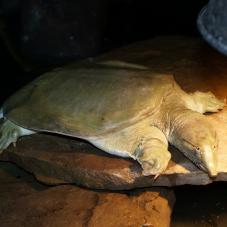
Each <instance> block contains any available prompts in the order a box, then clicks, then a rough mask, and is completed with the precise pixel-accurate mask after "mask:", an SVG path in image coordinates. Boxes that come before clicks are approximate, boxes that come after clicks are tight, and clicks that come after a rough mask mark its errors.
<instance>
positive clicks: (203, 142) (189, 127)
mask: <svg viewBox="0 0 227 227" xmlns="http://www.w3.org/2000/svg"><path fill="white" fill-rule="evenodd" d="M188 123H189V124H188ZM188 123H186V124H182V125H181V127H179V128H176V130H175V133H174V134H173V135H174V136H173V138H172V140H173V145H175V146H176V147H177V148H178V149H180V150H181V151H182V152H183V153H184V155H185V156H186V157H188V158H189V159H190V160H191V161H192V162H194V163H195V164H196V165H197V166H198V167H199V168H200V169H202V170H204V171H205V172H208V174H209V175H210V176H211V177H215V176H216V175H217V169H216V168H217V161H216V155H217V154H216V150H217V144H218V141H217V136H216V132H215V130H214V128H213V127H212V125H211V124H210V123H209V122H208V121H207V119H205V118H204V116H202V117H201V118H200V119H198V118H197V119H196V121H194V122H192V121H189V122H188ZM174 140H175V141H174Z"/></svg>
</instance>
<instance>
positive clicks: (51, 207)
mask: <svg viewBox="0 0 227 227" xmlns="http://www.w3.org/2000/svg"><path fill="white" fill-rule="evenodd" d="M6 166H7V165H6V164H3V163H0V198H1V203H0V223H1V227H9V226H13V227H31V226H33V227H46V226H50V227H51V226H53V227H58V226H59V227H75V226H76V227H82V226H87V227H107V226H108V227H138V226H155V227H168V226H170V217H171V213H172V208H173V205H174V202H175V197H174V193H173V191H172V190H168V189H164V188H153V189H147V190H146V191H144V190H133V191H130V192H127V193H113V192H98V191H92V190H87V189H82V188H79V187H76V186H69V185H68V186H57V187H51V188H48V187H41V186H40V187H37V185H36V184H37V183H35V182H33V184H31V183H28V182H27V180H28V179H26V178H24V177H22V178H21V179H18V178H16V177H13V176H12V175H10V177H9V173H8V172H7V171H5V167H6ZM2 167H3V168H2ZM7 168H8V167H7ZM8 169H9V168H8ZM19 172H20V171H19ZM17 174H20V173H18V171H17ZM5 179H8V180H9V181H10V182H6V181H5ZM29 181H31V179H30V180H29ZM18 188H19V189H20V190H19V192H18Z"/></svg>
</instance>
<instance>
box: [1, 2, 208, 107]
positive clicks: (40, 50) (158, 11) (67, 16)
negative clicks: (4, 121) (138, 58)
mask: <svg viewBox="0 0 227 227" xmlns="http://www.w3.org/2000/svg"><path fill="white" fill-rule="evenodd" d="M207 2H208V1H207V0H184V1H182V0H171V1H166V0H156V1H154V0H77V1H74V0H67V1H64V0H45V1H44V0H33V1H32V0H24V1H20V0H10V1H9V0H0V67H1V83H0V84H1V85H0V102H1V103H2V102H3V101H4V99H5V98H6V97H8V96H9V95H10V94H11V93H13V92H14V91H16V90H17V89H18V88H19V87H21V86H22V85H24V84H25V83H27V82H29V81H30V80H32V79H33V78H34V77H36V76H37V75H39V74H40V73H41V72H43V71H45V70H48V69H49V68H51V67H54V66H55V65H59V64H62V63H65V62H67V61H69V60H77V59H81V58H86V57H92V56H95V55H97V54H99V53H102V52H105V51H108V50H111V49H113V48H116V47H120V46H122V45H126V44H129V43H132V42H135V41H139V40H145V39H151V38H153V37H155V36H159V35H171V34H183V35H189V36H198V35H199V34H198V31H197V27H196V18H197V15H198V13H199V11H200V10H201V8H202V7H203V6H204V5H205V4H206V3H207ZM43 12H45V13H43ZM37 17H39V18H41V19H40V20H39V23H37ZM72 34H73V36H72ZM28 37H31V38H30V39H29V40H28ZM72 37H73V39H74V37H76V38H75V39H74V40H71V39H70V38H72ZM67 38H69V39H70V42H71V43H70V42H69V40H67Z"/></svg>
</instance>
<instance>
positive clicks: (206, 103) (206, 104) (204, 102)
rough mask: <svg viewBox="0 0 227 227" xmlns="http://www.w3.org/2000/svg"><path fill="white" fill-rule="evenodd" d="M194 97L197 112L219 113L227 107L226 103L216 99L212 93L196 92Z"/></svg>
mask: <svg viewBox="0 0 227 227" xmlns="http://www.w3.org/2000/svg"><path fill="white" fill-rule="evenodd" d="M192 97H193V99H194V102H195V104H196V110H197V111H198V112H200V113H205V112H218V111H219V110H222V109H223V108H224V106H225V105H226V103H225V101H223V100H220V99H218V98H216V97H215V95H214V94H213V93H212V92H199V91H196V92H195V93H193V94H192Z"/></svg>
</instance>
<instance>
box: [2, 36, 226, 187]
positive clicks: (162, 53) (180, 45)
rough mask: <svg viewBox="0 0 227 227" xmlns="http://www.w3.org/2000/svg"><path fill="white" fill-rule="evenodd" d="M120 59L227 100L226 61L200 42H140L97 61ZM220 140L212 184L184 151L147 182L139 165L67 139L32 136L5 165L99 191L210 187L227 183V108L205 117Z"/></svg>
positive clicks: (175, 39)
mask: <svg viewBox="0 0 227 227" xmlns="http://www.w3.org/2000/svg"><path fill="white" fill-rule="evenodd" d="M103 59H105V60H108V59H110V60H111V59H117V60H122V61H127V62H130V63H136V64H143V65H146V66H149V67H151V68H152V70H153V71H156V72H160V73H172V74H174V76H175V79H176V80H177V82H178V83H179V84H180V85H181V86H182V88H183V89H185V90H186V91H188V92H191V91H195V90H201V91H208V90H210V91H212V92H213V93H215V94H216V95H217V96H218V97H219V98H223V99H224V98H225V97H226V96H227V76H226V75H227V58H226V57H225V56H222V55H221V54H219V53H218V52H216V51H215V50H213V49H212V48H210V47H209V46H208V45H207V44H205V43H204V42H203V41H201V40H199V39H193V38H185V37H164V38H156V39H153V40H150V41H145V42H140V43H136V44H133V45H130V46H128V47H124V48H121V49H118V50H116V51H113V52H111V53H108V54H106V55H103V56H102V57H100V58H98V59H97V61H100V60H103ZM207 117H208V118H209V119H210V121H211V123H213V124H214V125H215V128H216V130H217V134H218V136H219V140H220V141H219V148H218V172H219V174H218V176H217V178H216V179H211V178H209V176H208V175H207V174H206V173H204V172H203V171H201V170H199V169H198V168H197V167H195V166H194V165H193V164H192V162H191V161H189V160H188V159H186V158H185V157H184V156H183V155H182V154H181V153H180V152H177V151H175V150H174V149H173V148H171V151H172V161H171V162H170V164H169V166H168V169H167V170H166V171H165V173H164V174H163V175H162V176H160V177H159V178H158V179H157V180H155V181H154V180H153V177H152V176H149V177H144V176H142V174H141V168H140V166H139V165H138V163H136V162H135V161H132V160H129V159H123V158H118V157H115V156H111V155H108V154H106V153H104V152H102V151H100V150H98V149H96V148H94V147H93V146H91V145H89V144H86V143H84V142H80V141H79V142H78V141H76V140H73V139H66V138H64V137H53V136H47V135H34V136H31V137H24V138H22V139H21V140H20V141H19V142H18V145H17V147H16V148H13V147H10V148H9V150H11V151H12V152H8V151H9V150H8V151H6V152H5V153H4V155H3V158H4V159H5V160H9V161H12V162H15V163H17V164H18V165H19V166H21V167H23V168H25V169H26V170H28V171H30V172H32V173H33V174H34V175H35V176H36V177H37V178H38V179H39V180H40V181H43V182H46V183H48V184H58V183H77V184H79V185H84V186H86V187H91V188H99V189H112V190H113V189H130V188H138V187H149V186H152V185H156V186H173V185H182V184H196V185H200V184H208V183H211V182H212V181H213V180H220V181H226V180H227V152H226V151H227V124H226V122H227V108H225V109H224V110H223V111H221V112H219V113H217V114H212V115H209V116H207Z"/></svg>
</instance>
